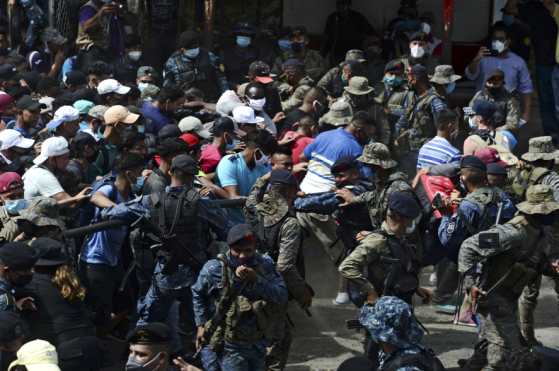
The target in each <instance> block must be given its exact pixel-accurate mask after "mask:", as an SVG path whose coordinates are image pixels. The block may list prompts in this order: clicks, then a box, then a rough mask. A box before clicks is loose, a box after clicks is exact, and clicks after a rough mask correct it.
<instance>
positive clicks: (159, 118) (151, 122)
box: [142, 102, 172, 135]
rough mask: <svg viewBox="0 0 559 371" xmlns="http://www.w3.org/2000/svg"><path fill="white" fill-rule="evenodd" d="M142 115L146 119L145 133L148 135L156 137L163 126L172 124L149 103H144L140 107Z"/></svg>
mask: <svg viewBox="0 0 559 371" xmlns="http://www.w3.org/2000/svg"><path fill="white" fill-rule="evenodd" d="M142 115H144V117H145V118H147V119H148V120H147V123H146V129H145V132H146V133H149V134H154V135H157V133H159V130H161V128H162V127H163V126H165V125H168V124H172V121H171V119H170V118H169V117H167V116H165V115H164V114H163V113H162V112H161V111H160V110H159V108H157V107H155V106H154V105H153V104H151V103H150V102H144V104H143V106H142Z"/></svg>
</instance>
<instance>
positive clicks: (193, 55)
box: [184, 48, 200, 59]
mask: <svg viewBox="0 0 559 371" xmlns="http://www.w3.org/2000/svg"><path fill="white" fill-rule="evenodd" d="M184 54H185V55H186V57H187V58H188V59H194V58H196V57H197V56H198V54H200V48H194V49H188V50H187V51H185V52H184Z"/></svg>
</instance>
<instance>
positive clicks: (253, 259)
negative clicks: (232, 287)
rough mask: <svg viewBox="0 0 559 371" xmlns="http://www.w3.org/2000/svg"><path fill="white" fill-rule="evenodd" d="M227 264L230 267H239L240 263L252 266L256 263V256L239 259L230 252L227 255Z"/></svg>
mask: <svg viewBox="0 0 559 371" xmlns="http://www.w3.org/2000/svg"><path fill="white" fill-rule="evenodd" d="M229 264H230V265H231V267H232V268H237V267H240V266H241V265H245V266H247V267H254V266H255V265H256V257H255V256H254V255H253V256H251V257H250V258H246V259H239V258H237V257H235V256H233V255H232V254H230V255H229Z"/></svg>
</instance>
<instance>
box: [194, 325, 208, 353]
mask: <svg viewBox="0 0 559 371" xmlns="http://www.w3.org/2000/svg"><path fill="white" fill-rule="evenodd" d="M205 333H206V329H205V328H204V326H198V328H197V330H196V350H200V348H202V345H203V343H204V335H205Z"/></svg>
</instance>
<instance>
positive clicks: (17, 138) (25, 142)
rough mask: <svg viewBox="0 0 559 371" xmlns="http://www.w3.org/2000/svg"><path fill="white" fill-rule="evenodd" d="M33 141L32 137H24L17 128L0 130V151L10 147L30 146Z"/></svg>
mask: <svg viewBox="0 0 559 371" xmlns="http://www.w3.org/2000/svg"><path fill="white" fill-rule="evenodd" d="M34 143H35V141H34V140H33V139H28V138H25V137H24V136H23V135H21V133H20V132H19V131H17V130H13V129H5V130H2V131H0V151H3V150H5V149H10V148H12V147H18V148H30V147H31V146H32V145H33V144H34Z"/></svg>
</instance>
